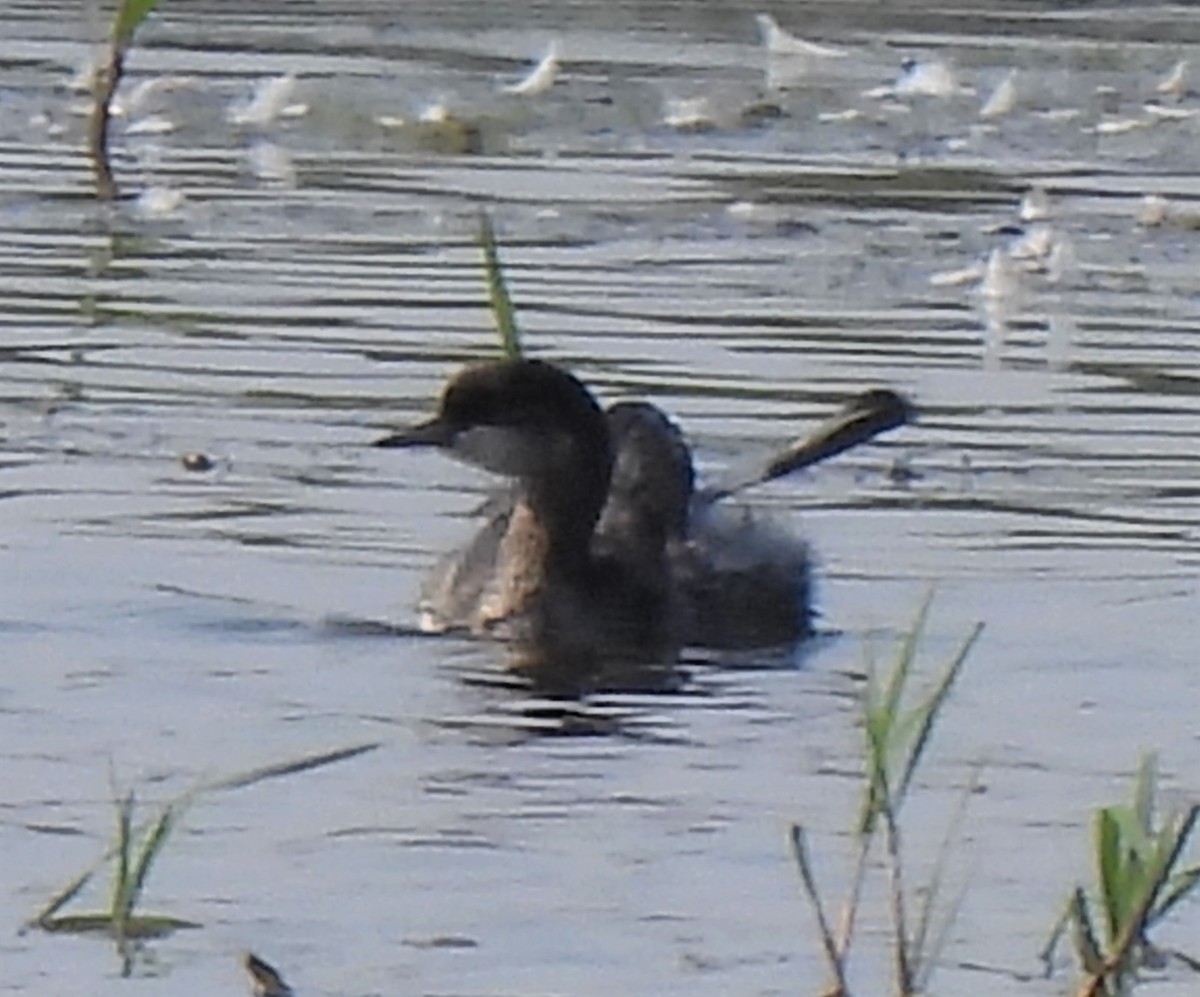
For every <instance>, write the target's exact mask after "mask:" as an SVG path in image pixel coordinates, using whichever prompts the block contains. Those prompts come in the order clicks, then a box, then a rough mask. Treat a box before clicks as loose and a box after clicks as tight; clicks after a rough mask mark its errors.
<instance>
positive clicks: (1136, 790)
mask: <svg viewBox="0 0 1200 997" xmlns="http://www.w3.org/2000/svg"><path fill="white" fill-rule="evenodd" d="M1157 793H1158V756H1157V755H1155V754H1154V752H1150V753H1148V754H1146V755H1143V756H1142V761H1141V764H1140V765H1139V766H1138V770H1137V775H1136V776H1135V777H1134V781H1133V813H1134V817H1135V819H1136V820H1137V824H1138V827H1140V828H1141V830H1142V834H1143V835H1145V836H1146V837H1147V838H1148V837H1150V836H1151V835H1152V834H1153V833H1154V799H1155V796H1156V795H1157Z"/></svg>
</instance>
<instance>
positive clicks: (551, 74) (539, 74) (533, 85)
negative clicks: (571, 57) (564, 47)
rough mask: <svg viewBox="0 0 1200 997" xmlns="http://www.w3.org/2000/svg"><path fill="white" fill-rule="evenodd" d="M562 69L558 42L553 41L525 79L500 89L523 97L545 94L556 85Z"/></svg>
mask: <svg viewBox="0 0 1200 997" xmlns="http://www.w3.org/2000/svg"><path fill="white" fill-rule="evenodd" d="M561 70H562V63H560V62H559V59H558V42H551V43H550V47H549V48H548V49H547V50H546V54H545V55H544V56H542V58H541V61H540V62H538V64H537V65H536V66H534V67H533V69H532V70H530V72H529V74H528V75H527V76H526V77H525V78H524V79H522V80H519V81H517V82H516V83H511V84H509V85H508V86H504V87H501V88H500V89H501V90H503V91H504V92H505V93H511V94H516V95H518V96H521V97H536V96H537V95H538V94H543V93H545V92H546V91H547V90H549V89H550V88H551V87H552V86H554V83H555V81H556V80H557V79H558V74H559V73H560V72H561Z"/></svg>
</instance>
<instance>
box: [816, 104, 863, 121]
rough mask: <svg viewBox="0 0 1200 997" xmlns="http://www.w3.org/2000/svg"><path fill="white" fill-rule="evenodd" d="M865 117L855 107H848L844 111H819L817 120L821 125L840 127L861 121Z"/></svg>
mask: <svg viewBox="0 0 1200 997" xmlns="http://www.w3.org/2000/svg"><path fill="white" fill-rule="evenodd" d="M865 117H866V115H865V114H863V112H862V111H860V110H859V109H858V108H857V107H848V108H846V109H845V110H844V111H821V112H820V113H818V114H817V120H818V121H819V122H820V123H821V124H823V125H842V124H849V123H850V122H853V121H861V120H862V119H863V118H865Z"/></svg>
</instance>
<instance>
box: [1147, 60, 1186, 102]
mask: <svg viewBox="0 0 1200 997" xmlns="http://www.w3.org/2000/svg"><path fill="white" fill-rule="evenodd" d="M1188 69H1189V67H1188V61H1187V59H1180V60H1179V61H1178V62H1177V63H1175V65H1174V66H1173V67H1171V71H1170V72H1169V73H1167V75H1166V76H1164V77H1163V78H1162V80H1160V81H1159V83H1158V86H1156V87H1155V88H1154V92H1155V93H1160V94H1162V95H1163V96H1164V97H1174V98H1175V100H1183V98H1184V97H1186V96H1187V94H1188V90H1189V87H1188Z"/></svg>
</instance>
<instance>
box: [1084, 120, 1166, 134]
mask: <svg viewBox="0 0 1200 997" xmlns="http://www.w3.org/2000/svg"><path fill="white" fill-rule="evenodd" d="M1151 124H1152V122H1150V121H1148V120H1147V119H1146V118H1110V119H1108V120H1107V121H1101V122H1099V123H1098V124H1097V125H1096V127H1095V128H1094V129H1093V130H1094V131H1095V133H1096V134H1097V135H1128V134H1129V133H1130V132H1135V131H1137V130H1138V129H1140V128H1149V127H1150V125H1151Z"/></svg>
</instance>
